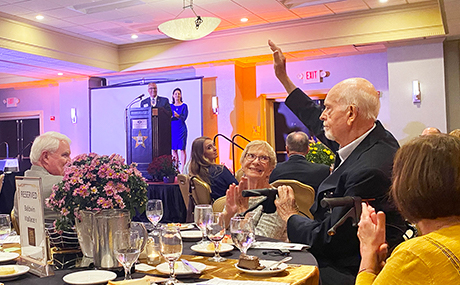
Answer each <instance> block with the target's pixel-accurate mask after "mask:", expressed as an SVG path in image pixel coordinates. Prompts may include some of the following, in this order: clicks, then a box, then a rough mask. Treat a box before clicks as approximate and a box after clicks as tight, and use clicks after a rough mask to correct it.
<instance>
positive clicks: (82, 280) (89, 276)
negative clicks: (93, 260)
mask: <svg viewBox="0 0 460 285" xmlns="http://www.w3.org/2000/svg"><path fill="white" fill-rule="evenodd" d="M115 278H117V274H115V273H114V272H112V271H107V270H84V271H78V272H74V273H70V274H67V275H66V276H64V277H62V280H64V282H65V283H68V284H72V285H85V284H103V283H107V282H108V281H110V280H113V279H115Z"/></svg>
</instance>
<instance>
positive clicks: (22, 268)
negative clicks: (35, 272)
mask: <svg viewBox="0 0 460 285" xmlns="http://www.w3.org/2000/svg"><path fill="white" fill-rule="evenodd" d="M0 267H13V268H14V269H16V271H15V272H14V273H12V274H7V275H0V280H1V281H8V280H13V279H16V278H18V277H19V276H20V275H22V274H26V273H27V272H28V271H29V269H30V268H29V266H25V265H0Z"/></svg>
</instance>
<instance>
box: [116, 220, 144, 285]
mask: <svg viewBox="0 0 460 285" xmlns="http://www.w3.org/2000/svg"><path fill="white" fill-rule="evenodd" d="M141 246H142V241H141V239H140V237H139V232H137V231H136V230H131V229H128V230H119V231H116V232H115V236H114V246H113V247H114V252H115V254H116V255H117V259H118V261H119V262H120V263H121V264H122V265H123V268H124V269H125V280H129V279H131V267H132V266H133V264H134V263H135V262H136V261H137V258H138V257H139V254H140V252H141V250H140V247H141Z"/></svg>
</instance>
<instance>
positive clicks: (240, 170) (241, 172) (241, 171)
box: [235, 168, 244, 182]
mask: <svg viewBox="0 0 460 285" xmlns="http://www.w3.org/2000/svg"><path fill="white" fill-rule="evenodd" d="M243 175H244V172H243V168H240V169H238V170H237V171H236V173H235V178H236V181H238V182H240V180H241V177H243Z"/></svg>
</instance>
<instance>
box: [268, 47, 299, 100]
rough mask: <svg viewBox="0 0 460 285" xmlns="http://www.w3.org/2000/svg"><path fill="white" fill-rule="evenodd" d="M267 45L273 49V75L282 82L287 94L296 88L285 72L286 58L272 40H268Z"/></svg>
mask: <svg viewBox="0 0 460 285" xmlns="http://www.w3.org/2000/svg"><path fill="white" fill-rule="evenodd" d="M268 45H269V46H270V49H271V50H272V51H273V68H274V69H275V75H276V77H277V78H278V80H279V81H280V82H281V84H283V86H284V89H286V92H287V93H288V94H291V92H292V91H294V89H296V88H297V87H296V86H295V85H294V83H293V82H292V81H291V79H290V78H289V76H288V75H287V73H286V58H285V57H284V55H283V52H282V51H281V49H280V48H279V47H278V46H277V45H275V43H274V42H272V41H271V40H268Z"/></svg>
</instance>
